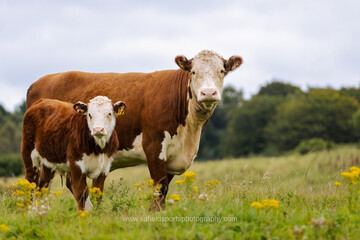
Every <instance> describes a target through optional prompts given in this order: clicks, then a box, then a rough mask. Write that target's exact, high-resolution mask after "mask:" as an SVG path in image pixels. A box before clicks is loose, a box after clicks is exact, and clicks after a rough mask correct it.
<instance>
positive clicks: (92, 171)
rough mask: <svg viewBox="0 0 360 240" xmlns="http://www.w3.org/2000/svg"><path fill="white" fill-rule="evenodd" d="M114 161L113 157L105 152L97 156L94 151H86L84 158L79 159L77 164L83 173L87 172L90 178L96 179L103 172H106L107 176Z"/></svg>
mask: <svg viewBox="0 0 360 240" xmlns="http://www.w3.org/2000/svg"><path fill="white" fill-rule="evenodd" d="M112 161H113V158H112V157H108V156H107V155H106V154H104V153H102V154H99V155H97V156H96V155H95V154H93V153H92V154H90V155H86V154H85V153H84V154H83V157H82V160H80V161H77V162H76V164H77V165H78V166H79V167H80V169H81V172H82V173H86V174H87V176H88V177H89V178H92V179H95V178H97V177H98V176H99V175H100V174H101V173H104V174H105V176H106V175H108V174H109V171H110V167H111V163H112Z"/></svg>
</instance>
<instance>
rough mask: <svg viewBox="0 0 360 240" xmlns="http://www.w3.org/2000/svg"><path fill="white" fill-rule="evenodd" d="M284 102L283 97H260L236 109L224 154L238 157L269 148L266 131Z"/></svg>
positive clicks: (232, 116)
mask: <svg viewBox="0 0 360 240" xmlns="http://www.w3.org/2000/svg"><path fill="white" fill-rule="evenodd" d="M283 101H284V98H283V97H281V96H271V95H258V96H254V97H253V98H252V99H251V100H249V101H244V102H243V104H242V105H241V106H238V107H237V108H234V109H233V110H232V113H231V115H230V116H231V117H230V121H229V124H228V127H227V131H226V133H227V134H226V136H225V138H224V144H223V154H224V155H225V156H233V157H238V156H243V155H248V154H250V153H260V152H262V151H264V150H265V148H266V146H267V142H266V138H265V137H266V136H265V132H264V129H265V127H266V126H267V124H268V122H269V121H270V120H271V118H272V117H273V115H274V114H276V108H277V106H278V105H279V104H280V103H281V102H283Z"/></svg>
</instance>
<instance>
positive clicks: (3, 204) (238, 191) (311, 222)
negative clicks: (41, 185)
mask: <svg viewBox="0 0 360 240" xmlns="http://www.w3.org/2000/svg"><path fill="white" fill-rule="evenodd" d="M359 161H360V150H359V149H358V148H357V147H355V146H343V147H339V148H337V149H334V150H331V151H323V152H314V153H310V154H307V155H304V156H300V155H296V154H294V155H289V156H283V157H276V158H260V157H254V158H249V159H226V160H223V161H214V162H201V163H195V164H194V165H193V166H192V167H191V168H190V169H189V170H191V171H193V172H194V173H195V174H196V177H195V178H193V177H191V176H190V177H189V178H188V180H187V181H185V182H184V183H183V184H182V185H180V184H179V180H182V179H184V176H177V177H175V178H174V180H173V181H172V183H171V185H170V192H169V194H168V196H169V197H170V196H171V195H173V194H176V195H177V196H178V197H179V198H180V200H179V201H174V200H177V197H176V196H173V197H172V198H173V200H169V204H168V205H167V207H166V210H165V211H161V212H158V213H154V212H149V211H148V208H149V203H150V198H151V195H152V191H151V188H150V187H148V186H146V183H147V182H146V180H148V179H149V178H150V176H149V173H148V170H147V168H146V166H138V167H133V168H127V169H120V170H117V171H114V172H112V173H110V175H109V177H108V178H107V181H106V188H105V191H104V197H103V202H102V204H101V205H100V206H99V207H98V208H96V209H95V211H93V212H92V213H87V212H83V213H81V214H78V213H77V212H76V206H75V200H74V199H73V197H72V196H71V195H70V193H69V191H68V190H67V189H62V187H61V185H60V178H59V177H56V178H55V179H54V181H53V184H52V187H51V190H50V193H46V192H44V193H42V196H39V197H37V198H36V204H38V205H36V204H35V203H32V205H31V206H30V208H32V209H33V210H28V208H29V207H28V206H24V207H23V206H21V204H20V206H19V203H21V200H20V199H21V196H19V195H17V196H15V195H14V194H13V192H14V191H15V189H14V187H10V188H9V187H7V186H9V185H10V186H11V184H12V183H16V182H17V179H13V178H8V179H6V182H5V180H4V179H3V180H1V181H0V194H1V198H2V201H0V238H2V239H11V238H13V239H31V238H40V239H121V238H125V239H232V238H237V239H302V238H304V239H305V238H306V239H315V238H318V239H359V238H360V232H359V227H360V210H359V207H360V202H359V189H358V184H359V183H356V184H355V185H352V184H351V181H348V180H347V179H345V178H344V177H343V176H341V174H340V173H341V172H344V171H349V167H351V166H354V165H355V166H360V163H359ZM191 179H194V180H195V183H192V182H191V181H190V180H191ZM209 180H214V181H210V182H206V181H209ZM215 180H218V181H215ZM143 181H145V182H144V183H143V184H141V183H142V182H143ZM176 181H178V184H176ZM335 182H341V185H340V186H335V185H334V183H335ZM137 183H138V184H139V185H136V184H137ZM195 186H196V187H197V188H196V187H195ZM194 187H195V188H194ZM59 188H60V191H58V189H59ZM196 190H197V191H196ZM54 192H56V193H55V194H54ZM60 192H61V194H60ZM169 199H170V198H169ZM264 199H269V200H277V201H278V203H279V207H277V205H276V201H273V202H270V204H269V201H268V202H267V203H266V202H265V203H264V202H262V200H264ZM171 202H174V203H173V204H171ZM254 202H258V203H255V204H254ZM272 203H274V204H272ZM25 205H26V204H25ZM265 205H266V206H265ZM41 206H44V207H43V210H41ZM39 209H40V210H39ZM1 224H3V225H1Z"/></svg>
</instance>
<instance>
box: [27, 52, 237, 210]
mask: <svg viewBox="0 0 360 240" xmlns="http://www.w3.org/2000/svg"><path fill="white" fill-rule="evenodd" d="M175 62H176V64H177V65H178V66H179V67H180V69H177V70H165V71H157V72H152V73H87V72H76V71H72V72H64V73H56V74H50V75H46V76H44V77H42V78H40V79H39V80H38V81H36V82H35V83H33V84H32V85H31V87H30V88H29V90H28V94H27V100H26V106H27V107H30V106H31V105H32V104H33V103H34V102H35V101H37V100H38V99H40V98H44V97H46V98H54V99H59V100H64V101H68V102H73V103H75V101H77V100H81V101H88V100H89V99H90V98H93V97H94V96H97V95H105V94H106V95H107V96H109V97H110V98H112V99H122V100H124V101H125V102H126V104H127V106H128V107H129V110H128V111H127V113H126V118H124V119H121V120H120V119H119V120H117V124H116V132H117V133H118V136H120V135H119V133H120V132H121V137H119V149H118V151H117V153H116V154H115V156H114V161H113V163H112V167H111V170H114V169H117V168H123V167H128V166H135V165H138V164H141V163H147V164H148V167H149V171H150V175H151V178H152V179H154V181H155V183H160V184H161V186H162V188H161V193H162V196H161V197H160V198H159V199H157V200H154V202H153V206H154V207H155V209H159V208H160V205H162V204H163V203H164V198H165V196H166V193H167V191H168V184H169V183H170V181H171V179H172V178H173V176H174V175H178V174H182V173H183V172H185V171H186V170H187V169H188V168H189V167H190V165H191V164H192V162H193V160H194V158H195V156H196V153H197V151H198V147H199V142H200V134H201V130H202V127H203V126H204V125H205V123H206V122H207V120H208V119H209V118H210V116H211V114H212V113H213V111H214V109H215V106H216V105H217V103H218V102H219V101H220V99H221V93H222V91H223V83H224V77H225V76H226V75H227V74H228V73H229V72H231V71H233V70H235V69H236V68H238V67H239V66H240V65H241V63H242V58H241V57H239V56H232V57H230V58H229V59H228V60H225V59H224V58H223V57H221V56H220V55H218V54H217V53H215V52H213V51H209V50H204V51H201V52H200V53H199V54H197V55H196V56H195V57H194V58H192V59H189V60H188V59H187V58H186V57H185V56H177V57H176V58H175Z"/></svg>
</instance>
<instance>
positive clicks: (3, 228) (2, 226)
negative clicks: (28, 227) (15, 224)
mask: <svg viewBox="0 0 360 240" xmlns="http://www.w3.org/2000/svg"><path fill="white" fill-rule="evenodd" d="M0 230H1V231H3V232H7V231H9V230H10V228H9V227H8V226H6V225H5V224H0Z"/></svg>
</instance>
